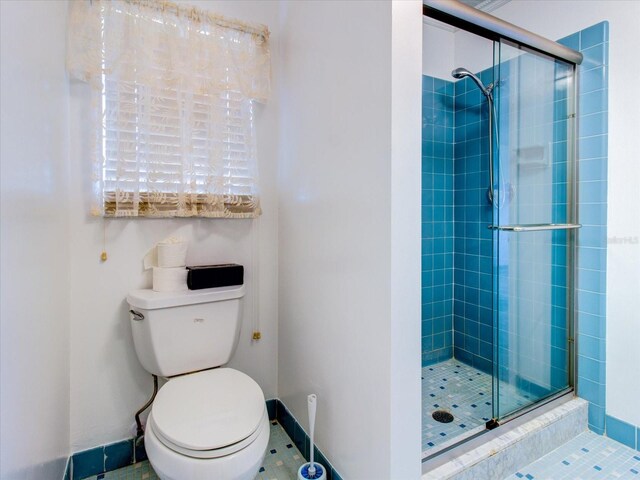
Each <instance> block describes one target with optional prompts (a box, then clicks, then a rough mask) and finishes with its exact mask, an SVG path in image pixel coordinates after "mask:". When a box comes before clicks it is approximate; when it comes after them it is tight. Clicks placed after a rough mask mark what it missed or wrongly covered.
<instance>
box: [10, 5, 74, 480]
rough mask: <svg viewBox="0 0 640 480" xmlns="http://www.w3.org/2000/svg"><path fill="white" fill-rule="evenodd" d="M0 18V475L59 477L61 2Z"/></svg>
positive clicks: (64, 450)
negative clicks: (0, 265)
mask: <svg viewBox="0 0 640 480" xmlns="http://www.w3.org/2000/svg"><path fill="white" fill-rule="evenodd" d="M0 19H1V22H2V23H1V27H0V32H1V37H0V45H1V48H2V53H1V56H0V58H1V59H2V63H1V66H0V72H1V78H0V85H1V93H0V102H1V105H2V106H1V109H0V110H1V111H2V120H1V122H2V133H1V138H0V158H1V160H2V162H1V165H2V166H1V174H0V177H1V182H2V183H1V185H2V186H1V192H2V194H1V197H2V198H1V205H2V207H1V208H2V214H1V215H0V216H1V219H2V220H1V225H0V232H1V257H2V260H1V263H2V276H1V283H2V292H1V294H0V298H1V300H0V305H1V310H0V319H1V327H0V342H1V343H0V379H1V386H0V417H1V420H0V478H2V479H6V480H9V479H20V480H25V479H38V480H39V479H43V478H47V479H49V478H51V479H57V478H62V475H63V472H64V468H65V465H66V460H67V455H68V453H69V247H68V229H67V225H68V222H67V209H68V205H69V202H68V196H67V187H68V185H69V182H68V172H69V169H68V162H67V158H68V155H67V116H68V115H67V114H68V104H67V101H66V99H67V91H68V83H67V80H66V73H65V70H64V58H65V31H66V4H64V3H61V2H54V1H44V0H43V1H39V2H35V1H34V2H19V1H2V2H0ZM34 32H37V36H34Z"/></svg>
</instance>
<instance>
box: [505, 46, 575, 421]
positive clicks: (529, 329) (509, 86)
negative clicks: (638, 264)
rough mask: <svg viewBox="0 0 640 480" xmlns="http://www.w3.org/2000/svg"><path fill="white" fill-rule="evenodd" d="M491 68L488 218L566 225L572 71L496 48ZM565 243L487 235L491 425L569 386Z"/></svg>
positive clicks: (553, 234)
mask: <svg viewBox="0 0 640 480" xmlns="http://www.w3.org/2000/svg"><path fill="white" fill-rule="evenodd" d="M496 70H497V74H498V84H497V87H496V88H495V91H494V96H495V101H496V110H497V112H496V114H497V126H498V132H499V138H496V141H495V143H496V144H497V146H498V148H497V155H496V156H495V161H494V205H493V208H494V219H495V220H496V221H497V222H498V223H497V225H498V226H513V225H536V224H565V223H571V222H573V220H574V218H575V212H574V210H573V209H574V204H575V203H574V201H573V191H572V188H571V187H570V185H571V183H572V179H573V165H574V161H573V151H572V145H573V121H574V117H575V115H574V95H573V89H574V68H573V66H571V65H569V64H566V63H564V62H561V61H559V60H554V59H553V58H551V57H548V56H545V55H542V54H538V53H535V52H532V51H529V50H526V49H523V48H521V47H517V46H514V45H511V44H508V43H506V42H501V43H500V45H499V49H498V55H497V62H496ZM572 242H573V233H572V231H571V230H553V231H549V230H547V231H536V230H531V231H519V232H514V231H504V230H499V229H498V230H494V248H495V250H494V262H495V263H494V269H495V272H496V274H497V275H496V276H495V280H494V282H495V283H494V287H495V290H494V347H495V350H494V356H495V357H494V358H495V359H496V362H495V365H494V392H493V393H494V402H493V404H494V409H493V415H494V418H496V419H498V420H499V419H501V418H504V417H505V416H507V415H509V414H511V413H513V412H515V411H517V410H519V409H521V408H524V407H527V406H529V405H531V404H533V403H536V402H537V401H539V400H540V399H542V398H544V397H547V396H549V395H552V394H554V393H557V392H559V391H560V390H562V389H564V388H566V387H568V386H569V384H570V382H569V379H570V362H569V358H570V351H569V350H570V349H569V345H570V344H569V338H571V335H572V332H571V331H570V326H571V322H570V320H571V312H570V309H569V308H568V306H569V305H571V302H570V301H568V295H570V292H571V290H572V289H571V285H570V284H569V282H570V281H571V278H572V275H570V272H569V268H570V266H571V265H572V248H571V245H572Z"/></svg>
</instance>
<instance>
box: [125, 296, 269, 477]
mask: <svg viewBox="0 0 640 480" xmlns="http://www.w3.org/2000/svg"><path fill="white" fill-rule="evenodd" d="M243 296H244V286H243V285H241V286H234V287H221V288H211V289H206V290H193V291H185V292H171V293H167V292H154V291H153V290H135V291H133V292H131V293H130V294H129V295H128V296H127V301H128V302H129V305H130V306H131V328H132V331H133V342H134V344H135V348H136V353H137V355H138V358H139V359H140V363H142V366H143V367H144V368H145V370H147V371H148V372H150V373H152V374H154V375H158V376H161V377H167V378H168V382H167V383H166V384H165V385H164V386H163V387H162V388H160V391H159V392H158V395H157V396H156V398H155V401H154V402H153V406H152V408H151V413H150V414H149V418H148V419H147V426H146V429H145V447H146V450H147V456H148V457H149V461H150V462H151V465H152V466H153V469H154V470H155V471H156V473H157V474H158V476H159V477H160V478H161V479H162V480H186V479H189V480H205V479H206V480H210V479H214V478H215V479H218V480H244V479H246V480H252V479H253V478H254V477H255V476H256V474H257V473H258V469H259V468H260V465H261V464H262V461H263V460H264V455H265V453H266V450H267V444H268V442H269V416H268V414H267V408H266V404H265V400H264V395H263V393H262V390H261V389H260V387H259V386H258V384H257V383H256V382H255V381H254V380H253V379H252V378H251V377H249V376H248V375H245V374H244V373H242V372H239V371H237V370H233V369H231V368H216V367H220V366H221V365H224V364H226V363H227V362H228V361H229V359H230V358H231V356H232V355H233V352H234V350H235V348H236V346H237V344H238V338H239V333H240V306H241V299H242V297H243Z"/></svg>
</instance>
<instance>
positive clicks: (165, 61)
mask: <svg viewBox="0 0 640 480" xmlns="http://www.w3.org/2000/svg"><path fill="white" fill-rule="evenodd" d="M167 5H169V4H166V3H162V4H160V3H154V2H149V1H146V0H137V1H129V2H105V1H96V0H94V1H93V2H88V1H86V0H81V1H76V2H72V8H71V13H70V21H69V24H70V39H69V55H68V68H69V70H70V72H71V74H72V75H74V76H75V77H77V78H80V79H82V80H85V81H88V82H89V83H90V84H91V85H92V86H93V87H94V88H93V92H94V98H95V102H94V103H95V105H94V108H95V110H96V121H95V133H96V135H95V145H94V148H93V150H94V154H95V159H94V166H95V168H94V179H93V180H94V193H95V200H96V202H95V205H94V206H93V208H92V211H93V213H94V214H98V215H104V216H114V217H123V216H147V217H192V216H198V217H214V218H216V217H231V218H254V217H256V216H258V215H259V214H260V202H259V195H258V188H257V162H256V148H255V131H254V105H255V102H264V101H266V98H267V96H268V90H269V75H270V72H269V68H270V65H269V63H270V60H269V50H268V44H267V39H268V31H267V30H266V28H265V27H250V26H247V25H244V24H238V23H233V22H231V21H229V20H226V19H222V18H221V17H217V16H213V15H209V14H206V13H204V12H199V11H196V10H193V9H190V10H184V9H183V7H178V6H172V7H170V8H169V7H167Z"/></svg>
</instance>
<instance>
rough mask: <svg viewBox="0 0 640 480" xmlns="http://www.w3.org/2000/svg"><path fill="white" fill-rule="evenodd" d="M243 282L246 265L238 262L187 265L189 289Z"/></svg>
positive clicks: (225, 285) (227, 285) (226, 285)
mask: <svg viewBox="0 0 640 480" xmlns="http://www.w3.org/2000/svg"><path fill="white" fill-rule="evenodd" d="M243 282H244V267H243V266H242V265H238V264H236V263H226V264H223V265H201V266H197V267H187V286H188V287H189V290H200V289H202V288H215V287H229V286H232V285H242V284H243Z"/></svg>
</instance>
